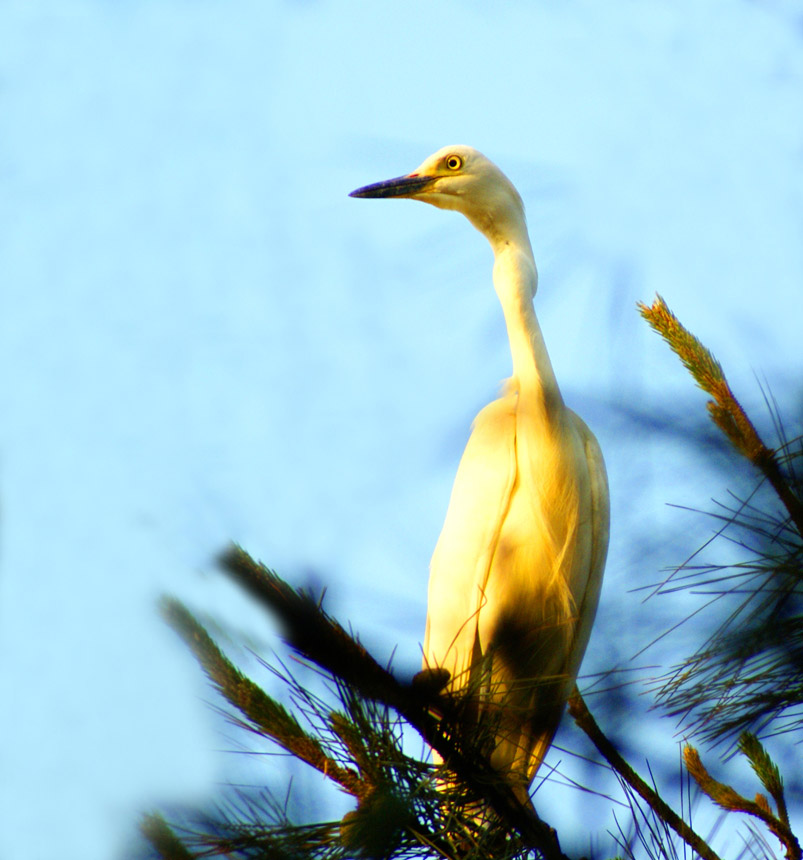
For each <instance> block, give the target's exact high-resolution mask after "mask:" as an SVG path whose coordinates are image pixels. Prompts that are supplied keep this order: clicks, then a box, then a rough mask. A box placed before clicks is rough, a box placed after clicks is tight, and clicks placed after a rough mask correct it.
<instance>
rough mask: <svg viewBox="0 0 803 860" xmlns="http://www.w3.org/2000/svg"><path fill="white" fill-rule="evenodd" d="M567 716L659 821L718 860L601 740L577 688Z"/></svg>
mask: <svg viewBox="0 0 803 860" xmlns="http://www.w3.org/2000/svg"><path fill="white" fill-rule="evenodd" d="M569 713H570V714H571V715H572V717H573V718H574V721H575V722H576V723H577V725H578V726H579V727H580V728H581V729H582V730H583V731H584V732H585V733H586V734H587V735H588V737H589V738H590V739H591V742H592V743H593V744H594V746H595V747H596V748H597V749H598V750H599V752H600V754H601V755H602V757H603V758H604V759H605V760H606V761H607V762H608V764H609V765H610V766H611V767H612V768H613V769H614V770H615V771H616V772H617V773H618V774H619V776H621V777H622V779H624V781H625V782H626V783H627V784H628V785H629V786H630V787H631V788H632V789H633V791H635V792H636V794H638V795H639V797H641V798H642V799H643V800H644V801H646V802H647V803H648V804H649V806H650V807H651V808H652V810H653V811H654V812H655V814H656V815H657V816H658V817H659V818H660V819H661V820H662V821H665V822H666V823H667V824H668V825H669V826H670V827H671V828H672V829H673V830H674V831H675V833H677V834H678V836H680V838H681V839H682V840H683V841H684V842H685V843H686V844H687V845H689V846H690V847H691V848H692V849H693V850H694V851H696V852H697V854H699V855H700V857H702V858H703V860H720V858H719V856H718V855H717V854H716V853H715V852H714V851H713V850H712V849H711V847H710V846H709V845H708V843H707V842H705V840H704V839H703V838H702V837H701V836H699V835H698V834H697V833H695V832H694V831H693V830H692V829H691V827H689V825H688V824H686V822H685V821H684V820H683V819H682V818H681V817H680V816H679V815H678V814H677V813H676V812H675V811H674V810H673V809H672V807H670V806H669V805H668V804H667V803H666V802H665V801H663V800H662V799H661V798H660V797H659V796H658V794H657V792H656V791H655V790H654V789H652V788H650V786H649V785H648V784H647V783H646V782H644V780H643V779H642V778H641V777H640V776H639V775H638V774H637V773H636V772H635V771H634V770H633V768H632V767H630V765H629V764H628V763H627V762H626V761H625V760H624V759H623V758H622V756H621V755H620V754H619V753H618V752H617V751H616V749H615V748H614V746H613V744H612V743H611V742H610V741H609V740H608V738H607V737H605V735H604V734H603V732H602V729H600V727H599V725H598V724H597V721H596V720H595V719H594V717H593V716H592V715H591V712H590V711H589V710H588V706H587V705H586V703H585V701H584V700H583V697H582V696H581V695H580V691H579V690H578V689H577V687H575V688H574V690H573V692H572V695H571V696H570V697H569Z"/></svg>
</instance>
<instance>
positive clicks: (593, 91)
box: [0, 0, 803, 860]
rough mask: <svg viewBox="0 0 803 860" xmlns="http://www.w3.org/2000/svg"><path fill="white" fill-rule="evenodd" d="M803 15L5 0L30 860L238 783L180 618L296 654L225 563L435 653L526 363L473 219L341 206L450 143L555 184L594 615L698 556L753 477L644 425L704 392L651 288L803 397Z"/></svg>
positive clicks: (3, 200)
mask: <svg viewBox="0 0 803 860" xmlns="http://www.w3.org/2000/svg"><path fill="white" fill-rule="evenodd" d="M800 12H801V10H800V7H799V6H797V5H796V4H794V3H782V2H777V3H773V2H763V3H748V2H738V0H729V2H725V0H711V2H708V3H699V2H693V0H680V2H675V3H668V2H658V0H655V2H635V0H627V2H622V3H619V4H617V5H616V6H615V7H614V6H612V5H610V4H600V3H596V2H591V0H572V2H560V3H559V2H546V0H543V2H536V3H524V2H510V3H506V4H497V8H494V9H493V11H490V9H489V8H487V4H480V3H476V2H464V3H458V2H443V0H435V2H430V3H420V2H419V3H410V4H397V5H395V6H387V5H380V4H365V3H357V2H311V0H310V2H298V3H278V2H266V3H262V2H260V3H257V2H245V1H244V0H235V2H229V3H222V2H219V0H207V2H199V3H187V2H182V0H159V2H156V0H152V2H115V3H112V2H101V0H63V2H59V3H48V2H37V0H32V2H31V0H28V2H25V0H5V2H2V3H0V190H1V193H0V259H2V261H3V262H2V267H3V272H4V275H3V282H4V313H3V315H2V320H0V333H1V335H2V337H1V338H0V349H2V351H3V355H2V358H3V366H4V367H5V369H6V372H5V374H4V384H3V386H2V408H3V414H4V416H5V418H4V422H3V430H2V455H3V470H2V506H3V538H4V552H3V573H2V578H0V598H1V599H0V653H2V654H3V655H4V656H3V661H2V668H1V669H0V672H1V673H2V684H3V688H4V689H5V690H6V692H7V695H6V702H7V703H8V702H12V703H13V707H11V708H9V707H6V708H5V709H4V710H3V713H2V716H0V724H1V727H0V736H2V737H3V738H4V742H3V747H2V748H0V770H2V772H3V773H4V777H3V782H0V809H2V811H3V815H4V816H6V820H5V821H3V823H2V826H0V853H2V854H3V856H9V857H10V856H12V854H11V853H10V852H11V849H10V848H9V847H8V846H14V849H13V850H14V854H13V856H14V857H20V858H23V857H31V858H37V857H44V856H54V852H55V851H56V849H58V856H61V857H64V858H69V857H78V856H80V857H82V858H88V859H89V860H91V858H95V857H97V858H107V857H109V856H110V853H111V852H112V851H113V850H115V849H114V846H118V847H119V845H120V844H122V843H121V840H123V839H124V838H125V834H126V833H130V831H131V829H132V828H133V822H134V821H135V816H136V813H137V811H138V810H139V809H142V808H144V807H147V806H149V805H152V804H154V803H162V802H168V801H170V800H179V799H183V800H190V801H192V800H193V799H195V800H202V799H203V798H204V797H206V796H208V794H209V793H211V792H212V791H213V787H212V782H213V780H214V779H219V778H221V775H222V774H223V773H224V769H225V766H226V765H225V762H223V763H222V762H221V759H220V757H219V756H215V755H214V754H213V753H212V752H211V751H212V750H213V749H214V748H215V747H216V746H219V745H220V739H219V738H218V737H217V735H216V734H215V728H214V724H213V719H212V717H211V716H210V714H209V712H208V710H207V709H205V707H204V705H203V701H202V700H203V698H204V696H205V695H206V691H205V687H204V685H203V682H202V680H201V679H200V678H199V677H198V675H197V673H195V672H194V671H193V670H192V666H191V661H190V659H189V658H188V657H187V656H186V655H185V654H184V653H183V652H182V650H181V649H180V647H179V646H177V645H176V644H175V643H174V641H173V638H172V636H171V634H170V633H169V632H168V631H165V630H164V629H163V627H162V625H161V623H160V622H159V621H158V619H156V617H155V612H154V605H155V601H156V600H157V598H158V595H159V594H161V593H163V592H166V591H168V592H172V593H174V594H177V595H179V596H182V597H183V598H184V599H186V600H187V601H188V602H189V603H190V604H191V605H193V606H195V607H196V608H198V609H199V610H202V611H208V612H214V613H218V614H219V615H221V616H223V617H225V618H226V619H227V623H229V624H231V625H232V626H233V627H237V628H238V629H241V630H243V631H245V633H246V634H247V635H250V636H251V637H253V639H254V640H255V641H257V642H262V643H265V645H266V647H269V645H270V641H271V638H270V636H271V634H270V632H269V627H268V625H266V624H265V622H264V619H263V618H262V617H261V616H260V615H259V614H258V613H257V612H256V611H255V610H254V609H253V608H251V607H250V606H249V605H248V603H247V601H245V600H244V599H243V598H241V597H240V596H239V595H237V594H236V593H235V592H234V591H233V589H232V588H231V587H230V586H228V585H227V584H226V583H223V582H221V581H220V578H219V577H218V576H217V574H216V573H215V572H214V568H213V565H212V564H211V562H210V559H211V558H212V557H213V556H214V554H215V553H216V552H217V551H218V550H219V549H220V548H221V547H222V546H223V545H225V543H226V542H227V541H228V540H232V539H234V540H237V541H240V542H241V543H243V545H244V546H245V547H246V548H247V549H248V550H249V551H251V552H252V553H253V554H255V555H257V556H258V557H260V558H261V559H263V560H264V561H265V562H266V563H268V564H270V565H271V566H273V567H275V568H276V569H278V570H279V571H280V572H282V573H283V574H284V575H286V576H287V577H288V578H289V579H291V580H292V581H299V582H300V581H306V580H308V579H310V578H312V579H313V580H315V581H317V582H319V583H323V584H325V585H326V586H327V588H328V593H329V595H330V600H331V604H330V605H331V606H332V608H333V610H334V611H335V612H336V613H338V614H339V615H340V616H341V617H342V618H343V619H344V620H348V621H350V622H351V623H352V624H353V625H354V627H355V628H356V629H358V630H360V631H361V633H362V634H363V636H364V638H365V639H366V641H368V642H370V643H371V644H372V646H374V647H375V648H376V649H377V650H378V651H379V652H380V653H382V654H385V655H387V654H389V653H390V652H391V650H392V649H393V648H394V646H398V650H397V658H396V659H397V661H398V663H399V665H400V666H403V667H409V668H411V667H413V666H414V665H415V664H416V663H417V661H418V659H419V658H418V654H419V650H418V642H419V641H420V639H421V636H422V633H423V623H424V615H425V611H426V606H425V595H426V578H427V563H428V559H429V555H430V553H431V550H432V548H433V547H434V544H435V540H436V539H437V534H438V531H439V529H440V525H441V523H442V519H443V515H444V513H445V510H446V504H447V501H448V495H449V490H450V487H451V481H452V478H453V476H454V472H455V469H456V466H457V461H458V459H459V456H460V453H461V450H462V446H463V444H464V442H465V439H466V437H467V434H468V429H469V425H470V422H471V419H472V417H473V415H474V414H475V413H476V412H477V411H478V409H479V408H481V406H482V405H484V403H486V402H487V401H488V400H490V399H491V398H492V397H494V396H495V393H496V391H497V389H498V384H499V381H500V380H501V379H502V378H504V377H505V376H506V375H507V374H508V373H509V369H510V365H509V353H508V348H507V343H506V340H505V333H504V328H503V324H502V317H501V312H500V310H499V308H498V306H497V302H496V297H495V295H494V293H493V290H492V288H491V283H490V267H491V255H490V251H489V249H488V247H487V245H486V244H485V242H484V240H483V238H482V237H481V236H480V235H479V234H478V233H476V232H475V231H474V230H473V229H472V228H471V226H470V225H469V224H468V223H467V222H465V221H464V220H463V219H461V218H459V217H458V216H456V215H453V214H451V213H443V212H438V211H436V210H434V209H430V208H429V207H424V206H420V205H417V204H413V203H409V202H406V201H405V202H397V203H393V202H386V201H358V200H352V199H349V198H348V197H347V194H348V192H349V191H350V190H352V189H353V188H355V187H357V186H359V185H363V184H365V183H367V182H371V181H375V180H379V179H384V178H387V177H389V176H395V175H398V174H400V173H403V172H406V171H407V170H410V169H412V168H413V167H414V166H416V165H417V164H418V163H420V161H422V160H423V158H424V157H425V156H426V155H428V154H429V153H430V152H432V151H434V150H436V149H438V148H439V147H441V146H442V145H444V144H447V143H467V144H470V145H472V146H475V147H476V148H478V149H480V150H482V151H483V152H485V153H486V154H487V155H488V156H489V157H491V158H492V159H493V160H495V161H496V162H497V163H498V164H499V165H500V166H501V167H502V169H503V170H504V171H505V172H506V173H507V174H508V175H509V176H510V177H511V178H512V179H513V181H514V182H515V183H516V185H517V186H518V188H519V189H520V191H521V193H522V195H523V197H524V200H525V204H526V205H527V209H528V219H529V224H530V230H531V234H532V238H533V246H534V250H535V254H536V259H537V261H538V265H539V271H540V287H539V293H538V297H537V300H536V308H537V311H538V314H539V317H540V319H541V324H542V327H543V329H544V332H545V337H546V340H547V345H548V347H549V349H550V353H551V355H552V358H553V362H554V365H555V369H556V373H557V375H558V378H559V380H560V382H561V385H562V387H563V389H564V392H565V395H566V397H567V399H568V400H569V402H570V404H571V405H572V406H573V407H575V408H576V409H577V410H578V411H580V412H581V413H582V414H583V415H584V417H586V418H587V420H588V422H589V423H590V424H591V425H592V427H593V428H594V429H595V431H596V432H597V434H598V436H599V438H600V441H601V444H602V446H603V450H604V451H605V454H606V458H607V461H608V466H609V471H610V478H611V487H612V494H613V511H614V525H613V534H612V545H611V556H610V564H609V568H608V574H607V578H606V585H605V590H604V592H603V597H602V605H601V616H600V617H601V619H604V618H608V617H611V615H612V614H617V613H621V612H623V611H628V612H633V613H638V612H640V611H643V610H642V609H640V608H639V600H640V598H635V597H633V596H632V595H631V594H630V589H631V588H633V587H634V586H636V585H640V584H645V583H646V582H649V581H653V580H654V579H655V578H656V576H657V575H656V570H657V566H660V565H662V564H663V565H668V564H671V563H673V562H678V561H680V560H682V558H683V557H684V556H685V555H686V554H687V553H688V551H690V550H691V549H693V548H694V547H693V546H688V545H687V544H684V541H683V538H684V531H685V530H686V529H687V525H686V523H685V521H684V520H683V519H682V514H681V513H679V512H674V511H672V510H670V509H668V508H666V507H665V503H666V502H673V503H680V504H694V503H696V504H698V505H699V504H701V503H702V502H703V501H704V500H705V499H707V498H708V497H709V496H712V495H716V494H717V493H720V494H721V493H723V492H724V488H723V486H722V485H721V483H717V482H716V481H715V480H713V479H710V478H709V479H708V480H707V482H706V479H705V477H700V475H699V474H697V473H696V472H695V473H694V474H691V475H690V474H689V469H688V468H687V467H688V462H687V461H684V459H683V454H682V452H681V451H679V450H674V449H671V448H666V447H665V446H664V445H663V444H661V443H659V442H657V441H653V440H650V439H648V438H645V439H643V440H641V444H639V445H637V446H635V447H634V446H633V444H632V439H631V440H630V441H629V443H628V444H624V443H623V441H622V438H621V434H620V433H618V432H617V418H616V415H615V410H613V408H612V407H611V404H612V403H615V402H631V403H634V404H643V403H662V404H664V405H665V406H666V407H667V408H670V409H671V407H672V406H673V404H674V403H678V404H680V403H681V400H682V402H683V403H684V404H685V402H686V401H685V399H683V398H685V397H686V396H687V395H688V396H689V402H692V403H697V405H698V406H699V408H702V398H701V397H700V398H699V400H698V401H695V400H694V396H693V394H691V393H690V390H689V389H690V382H689V381H688V380H687V379H685V378H684V375H683V373H682V371H681V369H680V368H679V367H678V366H677V364H676V362H675V361H674V360H673V358H672V357H671V356H670V355H669V354H668V351H667V350H666V349H665V348H664V347H663V346H662V345H661V344H660V343H659V341H658V339H657V338H656V337H655V336H654V335H653V334H651V333H650V332H649V331H647V329H646V326H645V325H644V324H643V323H642V322H641V321H640V320H639V318H638V315H637V314H636V312H635V309H634V304H635V302H636V300H638V299H642V300H650V299H651V298H652V296H653V295H654V293H656V292H659V293H661V294H662V295H663V296H664V297H665V298H666V300H667V301H668V303H669V304H670V306H671V307H672V308H673V309H674V310H675V311H676V312H677V313H678V314H679V316H680V317H681V319H682V320H683V321H684V322H685V323H686V324H687V325H688V326H689V327H690V328H692V330H694V331H695V332H696V333H697V334H698V335H699V336H700V337H701V338H702V339H703V340H704V341H705V342H706V344H707V345H708V346H709V347H710V348H711V349H712V350H713V351H714V352H715V354H716V355H717V356H718V357H719V358H720V360H721V361H722V362H723V364H724V365H725V367H726V370H727V372H728V375H729V378H730V380H731V383H732V385H733V387H734V389H735V390H736V392H737V394H738V395H739V396H740V397H741V398H742V400H743V402H744V403H745V405H746V406H747V407H748V408H749V409H752V410H753V411H756V412H758V413H759V414H760V416H762V418H763V414H764V413H763V412H762V411H761V410H762V408H763V407H762V400H761V393H760V390H759V387H758V385H757V383H756V379H755V376H756V375H758V376H759V377H760V378H762V379H766V380H767V382H768V383H769V384H770V385H771V387H772V390H773V392H774V393H775V395H776V397H777V398H778V400H779V402H780V405H781V408H782V409H783V407H784V405H785V404H786V405H789V406H791V404H792V403H793V402H794V401H793V400H792V399H791V398H792V395H793V394H794V393H795V392H796V391H797V390H799V385H798V383H797V380H798V379H799V368H800V362H801V348H800V333H799V329H800V319H801V312H803V290H802V289H801V284H803V251H802V250H801V243H800V236H801V235H802V234H803V171H801V164H802V161H803V110H801V107H803V105H801V95H800V94H801V92H803V38H802V37H801V29H800ZM676 397H677V398H678V400H675V398H676ZM679 420H682V413H681V415H680V416H679ZM763 420H764V422H765V426H766V423H767V422H766V419H763ZM676 464H677V465H676ZM633 480H636V481H637V482H638V484H639V486H640V488H641V489H640V491H639V495H638V499H637V504H634V499H633V495H632V493H633V489H632V482H633ZM701 492H702V498H701V497H700V493H701ZM636 508H637V509H638V510H637V511H636V510H635V509H636ZM647 522H649V523H651V524H654V526H655V529H654V530H655V534H654V535H652V536H651V539H652V544H653V546H652V548H653V550H654V551H655V553H656V561H655V564H656V567H654V568H652V569H650V570H646V571H645V570H643V569H638V568H637V566H636V565H634V563H633V560H632V558H631V557H630V554H629V549H628V540H629V538H628V535H629V534H631V530H632V529H633V528H639V526H640V524H641V526H642V527H643V525H644V523H647ZM602 637H603V634H602V633H599V634H598V636H597V637H596V638H595V639H594V640H593V641H592V646H591V653H593V654H596V655H597V656H596V658H595V659H596V660H597V661H598V662H597V663H596V664H595V665H597V666H599V665H600V664H601V663H603V662H604V653H605V647H606V646H605V641H604V638H602ZM601 655H603V656H601ZM89 696H92V697H93V698H92V699H91V700H89V699H88V697H89ZM90 702H91V703H90ZM669 755H670V756H671V755H676V751H675V749H674V748H672V749H671V750H670V752H669ZM545 803H546V804H547V808H548V803H549V802H548V800H545ZM43 810H48V812H47V813H44V816H43ZM544 814H545V815H546V817H547V818H549V815H548V813H547V812H545V813H544ZM43 817H44V818H45V819H47V820H44V821H43ZM604 826H605V825H604V824H603V825H602V829H604ZM4 843H5V844H4ZM26 852H27V853H26Z"/></svg>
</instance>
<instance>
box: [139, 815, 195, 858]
mask: <svg viewBox="0 0 803 860" xmlns="http://www.w3.org/2000/svg"><path fill="white" fill-rule="evenodd" d="M139 829H140V831H141V832H142V834H143V836H145V838H146V839H147V840H148V842H150V843H151V846H152V847H153V849H154V850H155V851H157V852H158V854H159V857H161V858H162V860H198V858H197V857H196V855H195V854H191V853H190V852H189V851H188V850H187V849H186V848H185V847H184V845H183V844H182V842H181V840H180V839H179V838H178V836H176V834H175V833H173V830H172V828H171V827H170V825H169V824H168V823H167V822H166V821H165V820H164V818H162V816H161V815H156V814H153V815H146V816H145V817H144V818H143V820H142V823H141V824H140V828H139Z"/></svg>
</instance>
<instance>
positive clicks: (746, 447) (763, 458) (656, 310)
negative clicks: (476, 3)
mask: <svg viewBox="0 0 803 860" xmlns="http://www.w3.org/2000/svg"><path fill="white" fill-rule="evenodd" d="M638 308H639V311H640V313H641V315H642V316H643V317H644V319H646V320H647V322H648V323H649V324H650V326H651V327H652V328H653V329H655V331H657V332H658V333H659V334H660V335H661V337H663V339H664V340H665V341H666V342H667V343H668V344H669V347H670V348H671V349H672V351H673V352H674V353H675V354H676V355H677V356H678V357H679V358H680V360H681V361H682V362H683V365H684V367H686V369H687V370H688V371H689V373H691V375H692V376H693V377H694V380H695V382H696V383H697V385H698V386H699V387H700V388H702V390H703V391H705V392H706V393H707V394H709V395H710V396H711V397H712V398H713V400H710V401H709V402H708V404H707V407H708V411H709V413H710V415H711V418H712V419H713V421H714V423H715V424H716V425H717V426H718V427H719V428H720V430H722V432H723V433H724V434H725V435H726V436H727V437H728V439H729V440H730V441H731V443H732V444H733V446H734V447H735V448H736V450H737V451H738V452H739V453H740V454H742V455H743V456H744V457H746V458H747V459H748V460H750V462H751V463H752V464H753V465H754V466H756V468H758V469H760V470H761V472H762V473H763V474H764V476H765V477H766V478H767V480H768V481H769V482H770V484H771V485H772V487H773V489H774V490H775V492H776V493H777V495H778V497H779V498H780V500H781V501H782V502H783V504H784V507H785V508H786V510H787V512H788V513H789V516H790V517H791V519H792V521H793V522H794V524H795V527H796V528H797V530H798V533H799V534H800V535H803V503H802V502H801V500H800V499H799V498H798V497H797V496H796V495H795V493H794V492H793V491H792V488H791V487H790V486H789V483H788V482H787V481H786V479H785V478H784V476H783V473H782V472H781V467H780V464H779V462H778V459H777V457H776V452H775V451H773V450H772V449H771V448H768V447H767V446H766V445H765V444H764V442H763V441H762V440H761V437H760V436H759V434H758V431H757V430H756V428H755V427H754V426H753V423H752V422H751V421H750V419H749V418H748V417H747V414H746V413H745V411H744V409H742V406H741V404H740V403H739V401H738V400H737V399H736V397H735V396H734V394H733V392H732V391H731V388H730V385H728V381H727V379H726V378H725V374H724V373H723V371H722V367H721V365H720V364H719V362H718V361H717V360H716V359H715V358H714V356H713V355H712V354H711V352H710V351H709V350H708V349H706V347H705V346H703V344H702V343H701V342H700V341H699V340H698V339H697V338H696V337H695V336H694V335H693V334H692V333H691V332H689V331H688V329H686V328H684V326H683V325H681V323H680V321H679V320H678V318H677V317H676V316H675V315H674V314H673V313H672V312H671V311H670V310H669V308H668V307H667V305H666V302H665V301H664V300H663V299H662V298H661V296H656V298H655V301H654V302H653V304H652V305H651V306H650V307H648V306H647V305H645V304H643V303H641V302H639V303H638Z"/></svg>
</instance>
